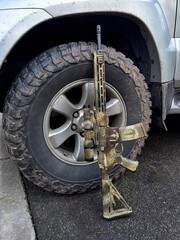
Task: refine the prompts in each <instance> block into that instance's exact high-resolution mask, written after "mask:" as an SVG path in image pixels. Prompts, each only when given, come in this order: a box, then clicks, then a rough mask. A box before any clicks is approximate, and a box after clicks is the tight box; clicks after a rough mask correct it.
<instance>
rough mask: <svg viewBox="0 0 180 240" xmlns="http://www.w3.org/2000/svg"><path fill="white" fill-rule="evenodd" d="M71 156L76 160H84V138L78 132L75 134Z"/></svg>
mask: <svg viewBox="0 0 180 240" xmlns="http://www.w3.org/2000/svg"><path fill="white" fill-rule="evenodd" d="M73 156H74V158H75V160H76V161H77V162H82V161H84V138H83V137H81V136H80V134H78V133H77V134H76V135H75V148H74V153H73Z"/></svg>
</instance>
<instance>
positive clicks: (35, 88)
mask: <svg viewBox="0 0 180 240" xmlns="http://www.w3.org/2000/svg"><path fill="white" fill-rule="evenodd" d="M95 50H96V44H94V43H88V44H87V43H85V42H79V43H69V44H65V45H60V46H57V47H54V48H52V49H49V50H47V51H45V52H44V53H42V54H41V55H39V56H37V57H36V58H35V59H33V60H32V61H31V62H30V63H29V64H28V65H27V66H26V67H25V68H24V70H23V71H22V72H21V73H20V74H19V75H18V76H17V78H16V80H15V81H14V83H13V85H12V87H11V89H10V91H9V93H8V96H7V98H6V103H5V106H4V114H3V127H4V134H5V141H6V144H7V147H8V151H9V153H10V155H11V157H12V160H13V161H14V163H15V164H16V166H17V167H18V168H19V169H20V171H21V172H22V173H23V175H24V176H25V177H26V178H27V179H28V180H30V181H32V182H33V183H34V184H36V185H38V186H40V187H43V188H44V189H45V190H48V191H54V192H58V193H63V194H64V193H67V194H72V193H75V192H78V193H81V192H85V191H87V190H88V189H92V188H95V187H97V186H98V185H99V184H100V183H101V179H100V178H99V179H98V180H96V181H90V182H87V183H81V182H79V183H68V182H63V181H61V180H60V179H56V178H55V177H53V175H52V174H51V173H48V172H47V171H45V170H44V169H43V168H42V167H41V166H40V165H39V164H38V161H37V159H35V157H34V156H33V153H32V149H31V147H30V146H29V139H28V136H29V133H28V127H27V126H28V121H29V118H30V114H31V111H32V109H33V104H34V102H35V101H36V99H37V97H38V94H39V92H40V91H41V89H42V88H45V87H46V84H47V83H48V82H50V81H51V80H52V78H53V77H54V76H55V75H56V74H57V73H60V72H61V71H63V70H64V69H67V68H68V67H69V66H72V65H78V64H81V63H85V62H88V63H91V64H92V61H93V52H94V51H95ZM103 50H104V53H105V62H106V65H107V66H112V67H113V68H117V69H118V71H121V72H122V73H123V74H124V75H126V76H127V78H128V79H129V81H130V82H131V86H133V88H132V89H129V95H130V94H131V91H132V90H133V91H134V92H135V93H136V95H137V96H138V98H139V103H137V102H134V103H133V102H131V104H132V106H131V108H132V109H131V112H133V108H134V107H135V106H136V105H137V104H139V105H138V107H139V109H140V111H141V114H140V118H139V121H140V122H142V123H143V124H144V127H145V130H146V132H148V130H149V124H150V122H151V120H150V115H151V110H150V107H151V102H150V93H149V91H148V87H147V84H146V83H145V81H144V77H143V75H142V74H141V73H140V72H139V69H138V68H137V67H136V66H134V65H133V62H132V61H131V60H130V59H128V58H126V57H125V56H124V55H123V54H122V53H120V52H116V50H115V49H113V48H111V47H106V46H103ZM117 81H118V79H117ZM121 87H122V88H123V86H121ZM127 99H128V96H127ZM136 114H137V112H136V110H135V111H134V116H135V115H136ZM130 123H131V121H129V122H128V125H129V124H130ZM132 123H133V122H132ZM144 141H145V139H144V138H143V139H140V140H136V141H134V143H133V147H132V148H131V151H129V153H128V156H129V157H130V158H131V159H134V158H135V157H136V156H137V154H140V152H141V148H142V147H143V145H144ZM37 148H38V146H37ZM121 172H122V168H120V167H118V168H116V169H115V170H114V172H113V173H111V175H112V177H113V178H118V177H119V175H120V174H121ZM69 174H71V173H69Z"/></svg>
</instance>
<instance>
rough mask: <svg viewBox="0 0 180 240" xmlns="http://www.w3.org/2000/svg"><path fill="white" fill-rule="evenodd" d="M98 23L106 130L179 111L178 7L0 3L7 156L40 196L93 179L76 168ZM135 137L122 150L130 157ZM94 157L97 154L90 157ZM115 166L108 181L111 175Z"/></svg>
mask: <svg viewBox="0 0 180 240" xmlns="http://www.w3.org/2000/svg"><path fill="white" fill-rule="evenodd" d="M97 24H100V25H101V26H102V42H103V43H104V45H103V50H104V54H105V61H106V81H107V84H106V88H107V114H108V116H109V119H110V126H116V127H120V126H125V125H131V124H135V123H138V122H143V124H144V127H145V129H146V131H147V132H148V130H149V124H150V123H151V119H152V121H153V122H154V123H155V124H157V125H159V126H165V123H164V120H165V119H166V116H167V115H168V114H177V113H180V100H179V99H180V97H179V96H180V95H179V89H180V68H179V67H180V0H171V1H166V0H159V1H157V0H141V1H139V0H128V1H124V0H111V1H109V0H98V1H97V0H75V1H71V0H61V1H59V0H54V1H49V0H39V1H35V0H27V1H24V0H13V1H12V0H11V1H10V0H2V1H0V108H1V109H0V110H1V111H3V127H4V136H5V141H6V144H7V147H8V150H9V153H10V155H11V157H12V159H13V161H14V163H15V164H16V165H17V167H18V168H19V169H20V170H21V171H22V173H23V174H24V176H25V177H27V178H28V179H29V180H30V181H32V182H34V183H35V184H37V185H39V186H41V187H43V188H44V189H46V190H48V191H55V192H59V193H75V192H84V191H86V190H88V189H92V188H95V187H96V186H98V185H99V184H100V182H101V172H100V170H99V169H98V166H97V163H96V162H97V160H96V159H95V161H93V162H85V161H84V146H83V142H84V137H83V134H84V133H83V129H82V127H81V122H82V121H83V112H82V108H83V105H84V104H89V105H90V106H91V109H92V111H93V95H94V85H93V64H92V56H93V52H94V51H95V49H96V44H95V43H94V42H95V41H96V33H95V26H96V25H97ZM143 145H144V139H141V140H136V141H132V142H130V143H128V144H127V143H125V144H124V155H125V156H128V157H130V158H131V159H134V158H135V157H136V155H137V154H139V153H140V152H141V148H142V146H143ZM96 158H97V157H96ZM121 172H122V168H120V167H116V168H114V169H113V170H112V171H111V173H110V175H111V177H113V178H117V177H118V176H119V175H120V173H121Z"/></svg>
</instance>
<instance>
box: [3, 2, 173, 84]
mask: <svg viewBox="0 0 180 240" xmlns="http://www.w3.org/2000/svg"><path fill="white" fill-rule="evenodd" d="M36 2H37V3H36ZM36 2H35V1H33V0H29V1H22V0H18V1H13V2H11V3H8V1H4V4H1V5H0V9H2V8H5V9H7V8H11V10H1V14H0V15H1V17H0V18H3V16H2V13H3V11H4V13H3V15H5V16H4V17H5V19H6V20H8V16H6V13H8V14H10V12H11V14H13V15H14V16H16V17H15V18H14V19H13V21H14V24H12V20H11V19H10V22H11V24H9V23H5V26H6V28H5V29H4V30H3V29H2V26H0V30H1V29H2V30H1V32H2V31H3V34H0V46H1V47H0V52H1V56H0V65H2V63H3V61H4V60H5V58H6V57H7V55H8V53H9V52H10V50H11V49H12V48H13V46H14V45H15V44H16V42H17V41H18V40H19V39H20V38H21V37H22V36H23V35H24V34H25V33H26V32H27V31H29V30H30V29H31V28H32V27H33V26H36V25H37V24H38V23H40V22H43V21H45V20H47V19H50V18H51V17H54V18H56V17H60V16H61V17H62V16H68V15H72V14H73V15H74V14H89V13H100V12H101V13H102V12H104V13H107V12H108V13H112V14H114V13H116V14H119V15H121V14H126V17H134V18H136V19H137V20H138V21H140V22H142V23H143V25H144V26H145V27H146V29H147V30H148V31H149V32H150V33H151V35H152V38H153V41H154V43H155V46H156V49H152V46H149V47H148V48H149V50H150V51H152V52H153V51H157V52H158V55H159V62H160V67H161V79H156V78H154V79H153V78H151V81H152V82H153V81H154V82H162V83H165V82H169V81H172V80H173V76H174V70H175V62H176V45H175V40H174V38H171V36H170V31H169V28H168V24H167V21H166V18H165V15H164V12H163V10H162V8H161V6H160V4H159V3H158V2H157V1H156V0H129V1H124V0H112V1H108V0H99V1H95V0H75V1H70V0H61V1H58V0H55V1H52V2H49V1H47V0H44V1H43V0H40V1H36ZM5 3H7V5H6V4H5ZM23 7H24V8H29V9H15V8H23ZM13 8H14V9H13ZM31 8H34V9H31ZM35 8H37V9H35ZM40 8H41V9H40ZM42 9H44V10H45V11H43V10H42ZM17 13H18V14H17ZM18 16H19V17H18ZM9 17H10V15H9ZM11 17H12V16H11ZM0 22H1V21H0ZM27 23H28V24H27ZM1 25H2V23H1ZM8 26H9V27H8ZM142 31H143V29H142ZM72 40H73V39H72ZM146 40H147V44H148V39H146ZM2 43H3V44H2ZM151 54H153V53H151Z"/></svg>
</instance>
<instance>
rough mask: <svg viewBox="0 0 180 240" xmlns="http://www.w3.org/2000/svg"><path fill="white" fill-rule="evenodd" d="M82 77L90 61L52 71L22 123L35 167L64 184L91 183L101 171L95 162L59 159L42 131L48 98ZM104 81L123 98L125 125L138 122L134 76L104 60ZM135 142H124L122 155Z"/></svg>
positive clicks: (90, 74) (90, 69) (87, 73)
mask: <svg viewBox="0 0 180 240" xmlns="http://www.w3.org/2000/svg"><path fill="white" fill-rule="evenodd" d="M85 78H86V79H87V78H90V79H92V78H93V64H92V62H91V61H85V62H83V63H82V62H81V63H78V64H71V65H70V66H69V67H65V68H64V69H63V70H61V71H58V72H56V73H54V74H52V76H51V77H49V78H48V80H47V82H46V83H45V84H43V85H42V86H40V87H39V90H38V92H37V94H36V95H35V97H34V99H33V101H32V102H31V104H30V108H29V112H28V118H27V122H26V125H25V134H26V135H27V149H28V151H29V154H30V155H31V156H32V158H33V161H34V165H35V169H39V170H43V172H45V174H46V176H48V178H50V179H51V180H52V181H59V182H60V183H61V184H63V185H68V184H70V185H72V184H91V183H95V182H100V181H101V171H100V170H99V168H98V165H97V164H90V165H82V166H80V165H72V164H68V163H65V162H64V161H60V160H59V159H57V158H56V157H55V156H54V155H53V154H52V153H51V152H50V150H49V148H48V147H47V145H46V142H45V139H44V134H43V120H44V115H45V111H46V109H47V107H48V104H49V102H50V101H51V99H52V98H53V97H54V96H55V95H56V94H57V93H58V92H59V91H60V90H61V89H62V88H63V87H65V86H66V85H67V84H70V83H72V82H74V81H76V80H79V79H85ZM106 81H107V82H108V83H110V84H111V85H112V86H113V87H114V88H116V89H117V90H118V92H119V93H120V95H121V96H122V98H123V100H124V102H125V105H126V109H127V125H131V124H135V123H138V122H141V120H142V109H141V100H142V99H141V98H140V94H139V92H138V91H137V89H136V86H135V84H134V81H133V79H131V78H130V77H129V76H128V75H127V74H125V73H124V72H123V71H122V70H121V69H120V68H118V67H116V66H114V65H110V64H106ZM135 144H136V141H131V142H128V143H124V152H123V155H124V156H129V155H130V154H131V151H132V149H133V147H134V146H135ZM117 171H118V167H117V168H115V169H113V171H112V172H111V175H113V174H115V173H116V172H117Z"/></svg>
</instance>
